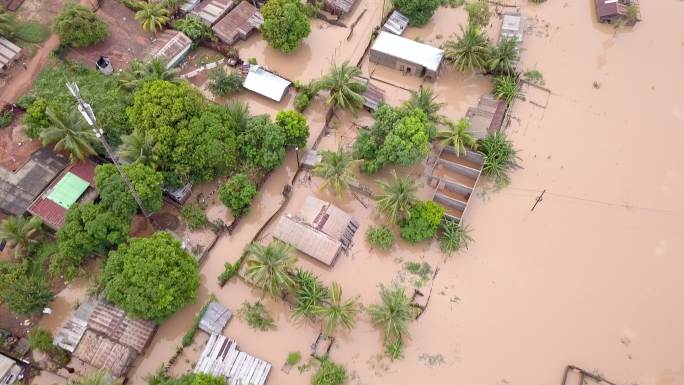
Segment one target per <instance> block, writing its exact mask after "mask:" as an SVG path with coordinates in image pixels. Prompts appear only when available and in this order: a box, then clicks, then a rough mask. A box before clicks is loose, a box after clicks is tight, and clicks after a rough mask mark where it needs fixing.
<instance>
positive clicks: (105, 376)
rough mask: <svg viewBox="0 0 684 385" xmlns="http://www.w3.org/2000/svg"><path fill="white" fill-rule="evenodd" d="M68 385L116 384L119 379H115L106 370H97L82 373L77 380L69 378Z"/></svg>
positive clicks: (119, 381)
mask: <svg viewBox="0 0 684 385" xmlns="http://www.w3.org/2000/svg"><path fill="white" fill-rule="evenodd" d="M68 384H69V385H118V384H121V380H119V379H116V378H114V377H113V376H112V374H111V373H110V372H108V371H106V370H98V371H96V372H91V373H87V374H84V375H83V376H81V378H79V379H78V380H69V382H68Z"/></svg>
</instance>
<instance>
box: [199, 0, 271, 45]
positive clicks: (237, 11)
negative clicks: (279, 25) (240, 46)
mask: <svg viewBox="0 0 684 385" xmlns="http://www.w3.org/2000/svg"><path fill="white" fill-rule="evenodd" d="M263 23H264V17H263V16H262V15H261V12H259V10H258V9H257V8H256V7H255V6H253V5H252V4H250V2H249V1H243V2H241V3H240V4H238V5H237V6H236V7H235V8H233V10H232V11H230V12H229V13H228V14H227V15H226V16H224V17H223V18H222V19H220V20H219V21H218V22H217V23H215V24H214V26H213V27H212V28H211V29H212V30H213V31H214V33H215V34H216V36H218V38H219V39H221V41H223V42H224V43H226V44H230V45H232V44H235V43H236V42H237V41H238V39H241V40H247V38H248V37H249V36H250V35H251V34H252V33H254V32H255V31H257V30H258V29H259V28H261V24H263Z"/></svg>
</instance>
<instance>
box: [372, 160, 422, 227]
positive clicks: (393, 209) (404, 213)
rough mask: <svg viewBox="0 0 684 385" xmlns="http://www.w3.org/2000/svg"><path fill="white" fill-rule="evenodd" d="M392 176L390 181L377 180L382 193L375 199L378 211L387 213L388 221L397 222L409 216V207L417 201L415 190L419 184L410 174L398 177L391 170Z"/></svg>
mask: <svg viewBox="0 0 684 385" xmlns="http://www.w3.org/2000/svg"><path fill="white" fill-rule="evenodd" d="M392 177H393V178H394V180H393V181H392V182H387V181H384V180H379V181H378V184H379V185H380V188H381V189H382V192H383V193H382V194H380V195H379V196H378V197H377V198H376V200H377V202H378V208H379V209H380V211H382V212H384V213H385V214H387V217H388V218H389V220H390V221H392V222H395V223H397V222H399V221H400V220H401V219H403V218H407V217H409V216H410V210H411V207H413V205H414V204H416V202H418V199H417V198H416V191H417V190H418V187H419V186H420V185H419V184H418V182H416V181H415V179H413V178H411V177H410V176H406V177H405V178H399V177H398V176H397V172H396V171H395V170H392Z"/></svg>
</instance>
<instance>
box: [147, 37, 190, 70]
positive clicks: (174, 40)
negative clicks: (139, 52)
mask: <svg viewBox="0 0 684 385" xmlns="http://www.w3.org/2000/svg"><path fill="white" fill-rule="evenodd" d="M191 48H192V40H190V38H189V37H187V36H186V35H185V34H184V33H183V32H181V31H176V30H173V29H167V30H165V31H164V32H162V33H160V34H159V35H157V39H156V40H155V41H154V42H153V43H152V45H151V46H150V47H149V48H148V49H147V53H146V55H145V58H146V61H149V60H152V59H153V58H161V59H162V60H164V62H166V68H167V69H168V68H172V67H174V66H176V65H177V64H178V63H180V61H181V60H182V59H183V58H184V57H185V55H186V54H187V53H188V52H189V51H190V49H191Z"/></svg>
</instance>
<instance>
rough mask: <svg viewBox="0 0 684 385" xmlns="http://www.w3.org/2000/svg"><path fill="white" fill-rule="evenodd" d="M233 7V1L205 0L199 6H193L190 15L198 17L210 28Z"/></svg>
mask: <svg viewBox="0 0 684 385" xmlns="http://www.w3.org/2000/svg"><path fill="white" fill-rule="evenodd" d="M233 7H235V1H234V0H207V1H204V2H203V3H200V4H199V6H194V7H193V8H194V9H193V10H192V12H191V14H192V15H194V16H197V17H199V18H200V20H202V22H203V23H204V24H206V25H207V26H208V27H211V26H212V25H214V24H216V22H217V21H219V19H221V18H222V17H223V16H225V15H226V14H227V13H228V12H229V11H230V10H231V9H233Z"/></svg>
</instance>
